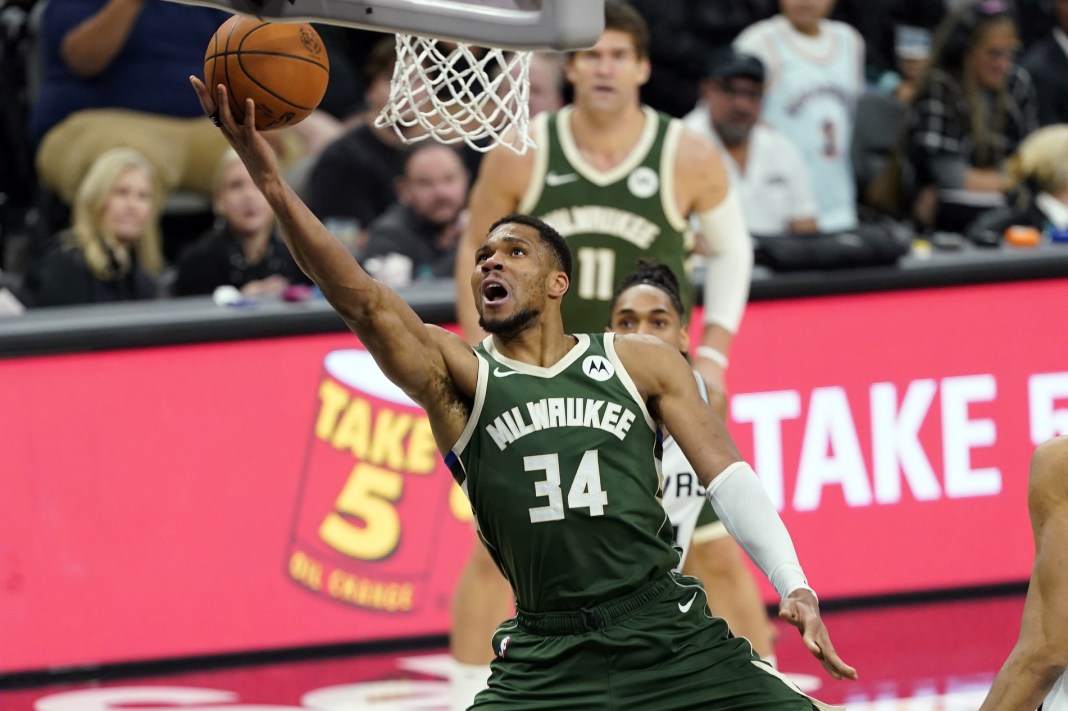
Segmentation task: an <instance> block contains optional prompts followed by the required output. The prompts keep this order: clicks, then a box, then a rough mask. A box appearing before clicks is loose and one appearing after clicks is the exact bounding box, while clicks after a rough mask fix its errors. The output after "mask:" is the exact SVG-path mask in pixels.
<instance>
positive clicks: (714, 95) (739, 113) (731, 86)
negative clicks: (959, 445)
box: [701, 77, 764, 146]
mask: <svg viewBox="0 0 1068 711" xmlns="http://www.w3.org/2000/svg"><path fill="white" fill-rule="evenodd" d="M701 96H702V97H703V98H704V100H705V102H706V103H707V104H708V111H709V114H710V117H711V119H712V125H713V126H715V127H716V133H718V134H719V136H720V138H722V139H723V142H724V143H725V144H726V145H728V146H736V145H738V144H740V143H742V142H744V141H745V140H746V139H748V138H749V132H750V131H752V130H753V126H754V125H755V124H756V122H757V120H758V119H759V118H760V110H761V106H762V101H763V99H764V85H763V83H761V82H758V81H754V80H752V79H747V78H746V77H727V78H725V79H714V80H710V81H705V82H702V83H701Z"/></svg>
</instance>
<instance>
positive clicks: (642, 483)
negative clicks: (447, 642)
mask: <svg viewBox="0 0 1068 711" xmlns="http://www.w3.org/2000/svg"><path fill="white" fill-rule="evenodd" d="M577 338H578V344H577V345H575V346H574V347H573V348H572V349H571V350H570V351H569V352H568V353H567V355H565V356H564V357H563V358H562V359H561V360H560V361H559V362H557V363H556V364H554V365H553V366H551V367H547V368H542V367H536V366H531V365H529V364H525V363H521V362H519V361H515V360H512V359H510V358H507V357H504V356H503V355H501V354H500V353H499V352H497V351H496V349H495V348H494V346H493V340H492V338H487V339H486V340H485V341H483V343H482V344H480V345H479V346H478V347H477V348H476V350H475V353H476V356H477V358H478V385H477V389H476V393H475V400H474V405H473V407H472V411H471V417H470V420H469V421H468V423H467V426H466V427H465V429H464V432H463V433H462V435H461V437H460V439H459V440H458V441H457V443H456V445H455V446H454V447H453V450H452V452H450V453H449V455H448V456H447V457H446V462H447V463H448V465H449V468H450V470H451V471H452V472H453V476H454V477H455V478H456V481H457V483H458V484H459V485H460V487H461V489H463V491H464V493H465V494H466V495H467V497H468V499H469V501H470V503H471V507H472V510H473V512H474V514H475V525H476V530H477V531H478V533H479V536H480V537H481V538H482V540H483V542H484V543H485V544H486V548H487V549H488V550H489V552H490V555H491V556H492V557H493V560H494V562H495V563H496V564H497V566H498V567H499V568H500V569H501V572H502V573H504V575H505V577H506V578H507V579H508V581H509V583H510V584H511V586H512V589H513V591H514V592H515V596H516V609H517V614H516V617H515V618H513V619H511V620H509V621H507V622H505V623H504V624H503V625H501V627H500V628H498V630H497V633H496V634H495V635H494V638H493V642H492V643H493V648H494V652H495V655H496V657H495V659H494V662H493V664H492V665H491V669H492V673H491V676H490V682H489V688H488V689H486V690H485V691H483V692H482V693H480V694H479V695H478V697H477V698H476V701H475V705H474V706H473V707H472V708H476V709H509V710H511V709H548V708H553V709H555V710H560V709H639V708H640V709H643V711H646V710H647V709H650V708H655V709H710V708H715V709H720V708H722V709H739V710H740V709H769V710H770V709H776V710H777V711H784V710H788V711H792V710H794V709H797V710H801V709H804V710H805V711H808V710H809V709H811V708H812V703H813V702H812V701H810V700H809V699H808V698H807V697H805V696H803V695H802V694H801V692H800V691H798V690H797V688H796V687H794V686H793V685H792V684H790V683H789V682H788V681H786V680H785V678H784V677H782V676H781V675H779V674H778V673H777V672H775V671H774V670H772V669H771V667H770V666H768V665H767V664H766V663H765V662H762V661H760V660H759V658H758V657H757V656H756V655H755V654H754V653H753V651H752V647H751V646H750V645H749V642H748V641H747V640H744V639H738V638H735V637H732V636H731V635H730V633H729V631H728V630H727V626H726V624H725V623H724V622H723V621H722V620H721V619H719V618H715V617H713V616H711V615H710V614H709V613H708V610H707V607H706V603H707V601H706V598H705V594H704V590H703V589H702V588H701V586H700V584H699V583H698V582H697V580H696V579H694V578H689V577H685V576H681V575H679V574H678V573H675V572H672V568H673V567H674V566H676V565H677V564H678V562H679V552H678V550H677V549H676V548H675V547H674V545H673V542H672V531H671V524H670V521H669V519H668V516H667V513H666V512H665V511H664V508H663V506H662V504H661V502H660V487H661V474H660V471H659V466H658V461H659V459H658V458H659V450H660V434H659V432H658V430H657V428H656V423H655V421H654V420H653V419H652V417H651V416H650V414H649V412H648V410H647V409H646V407H645V403H644V401H643V400H642V398H641V396H640V394H639V392H638V390H637V388H636V387H635V385H634V383H633V381H632V380H631V378H630V376H629V374H628V373H627V371H626V369H625V368H624V367H623V365H622V363H621V362H620V360H619V358H618V357H617V356H616V353H615V347H614V343H615V336H614V334H611V333H599V334H580V335H578V336H577Z"/></svg>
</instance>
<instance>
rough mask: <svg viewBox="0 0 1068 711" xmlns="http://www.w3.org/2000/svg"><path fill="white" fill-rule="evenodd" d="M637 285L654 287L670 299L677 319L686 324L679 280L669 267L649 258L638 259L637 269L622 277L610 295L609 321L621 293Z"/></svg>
mask: <svg viewBox="0 0 1068 711" xmlns="http://www.w3.org/2000/svg"><path fill="white" fill-rule="evenodd" d="M639 284H648V285H649V286H655V287H656V288H657V289H660V290H661V291H662V292H664V293H665V294H667V295H668V298H669V299H671V305H672V306H673V307H674V308H675V311H676V312H677V313H678V315H679V319H680V320H681V321H682V322H683V323H685V322H686V307H685V306H683V305H682V290H681V289H680V288H679V278H678V277H677V276H675V272H673V271H672V270H671V267H669V266H668V265H666V264H663V263H662V262H658V261H656V260H655V259H650V258H649V257H642V258H640V259H639V260H638V267H637V269H635V270H634V271H632V272H631V273H630V274H628V275H627V276H625V277H623V281H621V282H620V283H619V288H617V289H616V293H615V294H613V295H612V307H611V308H610V309H609V310H608V313H609V319H611V314H613V313H615V310H616V304H617V303H618V302H619V297H620V296H622V295H623V292H624V291H626V290H627V289H629V288H631V287H632V286H638V285H639ZM609 324H611V321H609Z"/></svg>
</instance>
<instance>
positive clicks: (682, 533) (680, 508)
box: [608, 258, 757, 604]
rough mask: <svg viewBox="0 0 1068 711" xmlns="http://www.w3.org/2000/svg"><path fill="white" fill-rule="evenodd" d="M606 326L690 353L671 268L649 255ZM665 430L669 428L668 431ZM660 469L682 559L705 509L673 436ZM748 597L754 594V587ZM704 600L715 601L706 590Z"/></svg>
mask: <svg viewBox="0 0 1068 711" xmlns="http://www.w3.org/2000/svg"><path fill="white" fill-rule="evenodd" d="M608 330H609V331H611V332H613V333H638V334H642V335H645V336H655V337H656V338H659V339H660V340H662V341H664V343H668V344H670V345H672V346H675V347H676V348H677V349H678V350H679V352H680V353H682V354H683V355H684V356H686V355H687V354H688V353H689V352H690V335H689V333H688V331H687V328H686V308H685V306H684V304H683V300H682V291H681V289H680V288H679V281H678V279H677V278H676V276H675V275H674V274H673V273H672V272H671V270H670V269H669V268H668V267H667V266H665V265H663V264H660V263H659V262H656V261H655V260H651V259H644V258H643V259H641V260H639V262H638V268H637V269H636V270H634V271H633V272H631V273H630V274H628V275H627V276H625V277H623V281H622V282H621V283H620V285H619V288H618V289H617V290H616V294H615V296H614V297H613V299H612V315H611V321H610V322H609V325H608ZM694 377H695V380H696V382H697V389H698V390H699V391H700V392H701V397H702V398H704V399H705V401H707V400H708V390H707V387H706V385H705V381H704V379H703V378H702V377H701V376H700V374H699V373H697V372H696V371H694ZM668 434H670V433H668ZM662 462H663V466H662V470H663V472H664V486H663V491H664V509H665V510H666V511H667V512H668V516H669V517H670V519H671V526H672V528H673V529H674V531H675V540H676V542H677V543H678V544H679V546H680V548H681V549H682V554H681V557H682V561H681V562H680V565H682V564H684V563H685V562H686V555H687V553H688V548H689V543H690V539H691V536H692V535H693V532H694V528H695V527H696V524H697V520H698V515H699V514H700V512H701V511H702V510H703V509H704V508H709V507H708V504H707V502H706V501H705V496H704V490H703V489H702V488H701V487H700V485H699V484H698V483H697V475H696V474H695V473H694V471H693V467H691V466H690V463H689V462H687V461H686V458H685V457H684V456H682V453H681V452H680V451H679V448H678V445H677V444H675V440H674V439H672V438H671V437H670V436H668V437H667V438H666V439H665V440H664V453H663V458H662ZM752 596H753V598H754V599H757V592H756V590H755V589H754V590H753V591H752ZM709 601H710V603H712V604H714V603H715V598H714V596H713V595H711V594H709Z"/></svg>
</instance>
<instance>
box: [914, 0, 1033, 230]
mask: <svg viewBox="0 0 1068 711" xmlns="http://www.w3.org/2000/svg"><path fill="white" fill-rule="evenodd" d="M1019 47H1020V43H1019V38H1018V35H1017V33H1016V25H1015V22H1014V21H1013V18H1012V15H1011V13H1010V10H1009V6H1008V5H1007V4H1006V2H1005V1H1004V0H969V1H968V2H966V3H964V4H963V5H962V6H961V7H959V8H957V9H956V10H955V11H954V12H952V13H951V14H950V15H948V16H947V17H946V19H945V20H944V21H943V22H942V24H941V25H940V27H939V30H938V32H937V33H936V39H935V46H934V50H933V53H932V58H931V66H930V69H929V70H928V73H927V75H926V77H925V79H924V81H923V83H922V85H921V87H920V89H919V91H918V93H917V96H916V99H915V101H914V102H913V104H912V105H911V107H910V108H909V111H908V119H907V125H906V130H907V136H908V140H907V150H906V156H907V158H908V162H909V164H910V165H911V169H912V171H913V173H914V175H915V186H916V189H917V190H919V191H924V193H923V194H922V195H921V200H920V202H919V203H918V205H917V207H916V208H915V210H914V212H915V215H916V217H917V219H918V220H919V221H920V222H921V223H923V224H934V225H935V226H936V227H937V228H939V229H943V230H949V231H955V232H959V231H962V230H963V228H964V226H965V225H966V224H967V223H968V222H969V221H970V220H971V218H973V217H974V216H975V210H974V208H971V207H969V206H970V205H974V204H983V203H986V204H988V205H989V204H990V203H989V202H987V200H996V199H999V198H1000V195H1001V190H1002V188H1003V184H1002V168H1003V163H1004V161H1005V159H1006V158H1007V157H1008V156H1009V155H1011V154H1012V152H1013V151H1014V150H1016V147H1017V146H1018V145H1019V144H1020V141H1022V140H1023V139H1024V137H1026V136H1027V135H1028V134H1029V133H1031V132H1032V131H1033V130H1035V129H1036V128H1037V127H1038V111H1037V100H1036V98H1035V91H1034V86H1033V85H1032V83H1031V79H1030V76H1029V75H1028V74H1027V72H1026V71H1023V70H1021V69H1020V68H1019V67H1017V66H1016V64H1015V61H1014V57H1015V55H1016V52H1017V51H1018V50H1019ZM961 191H963V192H961ZM930 203H934V204H935V205H937V207H935V208H934V209H932V207H931V205H930ZM936 215H937V217H936Z"/></svg>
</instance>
